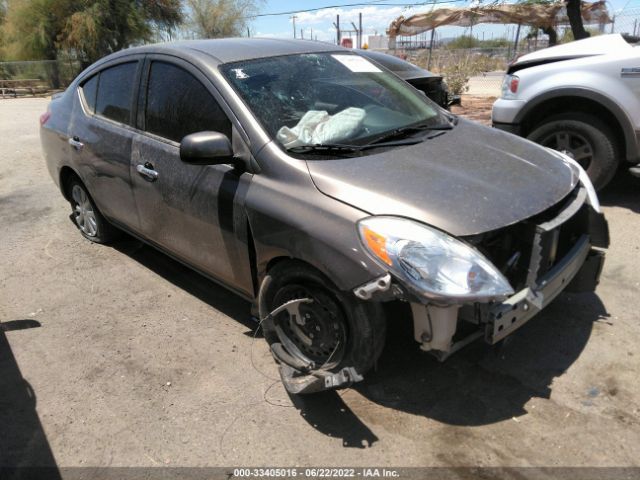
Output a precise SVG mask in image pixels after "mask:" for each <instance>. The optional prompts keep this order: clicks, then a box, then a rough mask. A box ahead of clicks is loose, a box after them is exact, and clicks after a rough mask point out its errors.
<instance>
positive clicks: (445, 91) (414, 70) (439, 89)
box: [358, 50, 460, 109]
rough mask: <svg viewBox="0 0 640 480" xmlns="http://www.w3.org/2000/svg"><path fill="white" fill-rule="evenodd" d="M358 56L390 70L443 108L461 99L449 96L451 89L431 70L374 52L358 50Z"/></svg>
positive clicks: (447, 107)
mask: <svg viewBox="0 0 640 480" xmlns="http://www.w3.org/2000/svg"><path fill="white" fill-rule="evenodd" d="M358 54H359V55H362V56H363V57H366V58H369V59H371V60H373V61H375V62H377V63H379V64H380V65H382V66H383V67H385V68H388V69H389V70H391V71H392V72H393V73H395V74H396V75H398V76H399V77H400V78H401V79H403V80H405V81H407V82H409V83H410V84H411V85H413V86H414V87H416V88H417V89H418V90H420V91H423V92H424V93H426V94H427V97H429V98H430V99H431V100H433V101H434V102H436V103H437V104H438V105H440V106H441V107H442V108H446V109H449V106H450V105H451V104H452V103H457V102H459V101H460V97H452V96H451V95H449V88H448V87H447V84H446V83H445V81H444V80H443V78H442V77H441V76H439V75H436V74H434V73H431V72H430V71H429V70H425V69H424V68H420V67H418V66H416V65H414V64H413V63H409V62H407V61H405V60H402V59H401V58H398V57H395V56H393V55H389V54H386V53H382V52H375V51H373V50H358Z"/></svg>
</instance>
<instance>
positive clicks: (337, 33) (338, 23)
mask: <svg viewBox="0 0 640 480" xmlns="http://www.w3.org/2000/svg"><path fill="white" fill-rule="evenodd" d="M333 26H334V27H336V40H337V42H338V45H340V15H336V21H335V23H334V24H333Z"/></svg>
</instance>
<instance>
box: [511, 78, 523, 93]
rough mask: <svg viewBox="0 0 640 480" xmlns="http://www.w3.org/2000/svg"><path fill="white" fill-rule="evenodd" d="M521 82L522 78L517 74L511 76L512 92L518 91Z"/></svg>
mask: <svg viewBox="0 0 640 480" xmlns="http://www.w3.org/2000/svg"><path fill="white" fill-rule="evenodd" d="M519 84H520V79H519V78H518V77H516V76H515V75H512V76H511V80H510V81H509V90H510V91H511V93H516V92H517V91H518V85H519Z"/></svg>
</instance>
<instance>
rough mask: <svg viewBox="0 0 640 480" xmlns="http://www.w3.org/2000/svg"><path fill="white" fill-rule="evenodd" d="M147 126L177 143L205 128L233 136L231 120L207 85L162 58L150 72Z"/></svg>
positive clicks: (146, 112) (149, 129) (148, 129)
mask: <svg viewBox="0 0 640 480" xmlns="http://www.w3.org/2000/svg"><path fill="white" fill-rule="evenodd" d="M145 129H146V130H147V131H148V132H151V133H155V134H156V135H160V136H161V137H164V138H167V139H169V140H173V141H176V142H180V141H181V140H182V139H183V138H184V137H185V136H186V135H189V134H190V133H196V132H202V131H205V130H210V131H215V132H220V133H224V134H225V135H227V136H228V137H229V138H230V137H231V122H230V121H229V119H228V118H227V116H226V115H225V113H224V111H223V110H222V109H221V108H220V105H218V102H216V100H215V99H214V98H213V96H211V94H210V93H209V91H208V90H207V89H206V88H205V86H204V85H203V84H202V83H200V81H198V80H197V79H196V78H195V77H194V76H193V75H191V74H190V73H189V72H187V71H186V70H184V69H182V68H180V67H178V66H176V65H173V64H170V63H166V62H159V61H158V62H153V63H152V64H151V70H150V73H149V84H148V87H147V105H146V110H145Z"/></svg>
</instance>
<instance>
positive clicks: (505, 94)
mask: <svg viewBox="0 0 640 480" xmlns="http://www.w3.org/2000/svg"><path fill="white" fill-rule="evenodd" d="M519 86H520V77H518V76H517V75H505V76H504V79H503V80H502V95H501V97H502V98H507V99H508V98H516V96H517V93H518V87H519Z"/></svg>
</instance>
